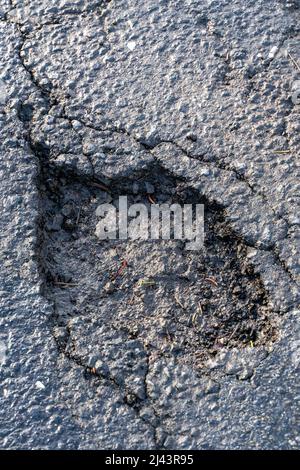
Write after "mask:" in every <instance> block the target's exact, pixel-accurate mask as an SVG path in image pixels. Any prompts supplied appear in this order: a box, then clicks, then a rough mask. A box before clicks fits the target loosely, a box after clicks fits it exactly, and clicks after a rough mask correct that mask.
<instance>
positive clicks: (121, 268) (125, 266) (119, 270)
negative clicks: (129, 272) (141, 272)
mask: <svg viewBox="0 0 300 470" xmlns="http://www.w3.org/2000/svg"><path fill="white" fill-rule="evenodd" d="M127 266H128V263H127V261H126V259H124V260H123V261H122V263H121V266H120V267H119V269H118V271H117V272H116V273H115V274H113V276H112V278H113V279H116V278H117V277H119V276H120V275H121V274H122V272H123V271H124V269H125V268H127Z"/></svg>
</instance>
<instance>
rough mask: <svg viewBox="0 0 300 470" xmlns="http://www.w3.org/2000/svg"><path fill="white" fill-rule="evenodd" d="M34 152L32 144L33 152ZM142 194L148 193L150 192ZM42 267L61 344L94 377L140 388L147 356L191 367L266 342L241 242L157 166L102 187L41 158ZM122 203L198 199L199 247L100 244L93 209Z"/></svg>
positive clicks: (215, 211) (263, 303)
mask: <svg viewBox="0 0 300 470" xmlns="http://www.w3.org/2000/svg"><path fill="white" fill-rule="evenodd" d="M36 150H38V149H36ZM149 188H151V189H150V192H153V194H152V196H151V197H150V198H149ZM40 192H41V207H42V213H43V215H42V219H41V249H40V264H41V266H40V268H41V272H42V274H43V276H44V279H45V285H44V295H45V297H46V298H47V299H48V300H49V301H50V302H51V303H52V304H53V306H54V313H53V318H52V328H53V335H54V337H55V339H56V341H57V344H58V346H59V348H60V350H62V351H64V353H65V354H66V355H68V356H69V357H71V358H73V359H75V360H76V361H77V362H78V363H80V364H82V365H85V366H86V367H90V369H91V370H92V371H94V372H95V373H97V374H98V375H100V376H102V377H110V379H111V380H113V381H114V382H116V383H117V384H119V385H120V384H125V385H126V386H127V387H129V388H130V389H134V390H135V395H136V396H140V397H141V398H142V396H143V394H144V384H143V386H142V387H141V390H140V393H139V392H138V387H139V386H138V385H137V383H136V382H137V377H138V376H139V375H140V376H143V377H144V376H145V373H146V372H145V371H146V368H147V357H149V355H152V354H153V355H154V356H157V357H159V356H164V357H168V356H169V357H173V358H175V360H176V361H178V362H180V363H184V364H187V365H189V366H191V367H193V368H194V369H196V370H199V369H202V368H203V366H205V362H206V361H207V360H208V359H209V358H211V357H212V356H214V355H216V354H217V353H218V352H219V351H221V350H222V349H223V348H243V347H245V346H253V347H255V346H261V345H265V344H267V343H269V342H270V341H273V340H274V339H275V336H276V329H275V323H273V321H272V315H271V312H270V310H269V308H268V298H267V294H266V291H265V290H264V287H263V285H262V282H261V280H260V277H259V276H258V275H257V274H255V273H254V270H253V268H252V266H251V265H250V264H249V262H248V261H247V258H246V253H247V246H246V245H245V244H244V243H243V241H242V240H240V239H239V238H237V237H236V236H235V235H234V234H233V233H232V231H231V229H230V227H229V226H228V225H227V224H226V223H225V221H224V216H223V212H222V209H221V208H220V207H218V206H215V205H212V204H209V203H208V201H206V200H204V199H203V198H202V199H200V197H199V194H198V193H197V192H196V191H194V190H193V189H191V188H189V187H188V186H187V185H186V183H185V182H184V181H180V180H178V179H175V178H174V177H172V176H171V175H169V174H168V173H167V172H166V171H165V170H164V169H162V168H161V167H159V166H156V165H154V166H152V167H151V168H149V169H148V170H147V171H143V172H140V174H136V175H133V176H132V177H130V178H118V179H115V180H113V179H112V180H110V181H109V182H108V187H107V188H106V187H105V186H102V183H99V181H93V180H91V179H89V178H87V177H84V176H80V175H78V174H76V173H75V172H71V171H69V170H67V169H64V168H57V167H55V166H53V165H50V164H49V163H46V161H42V175H41V181H40ZM119 195H128V203H129V204H132V203H135V202H142V203H144V204H146V205H148V206H149V208H150V205H151V203H152V201H153V199H155V202H157V203H159V204H161V203H164V202H168V203H171V202H172V203H173V202H178V203H181V204H183V203H189V204H196V203H204V206H205V246H204V249H202V250H199V251H191V252H189V251H186V250H184V245H183V242H181V241H176V240H168V241H161V240H155V241H150V240H148V241H130V240H126V241H123V240H105V241H100V240H99V239H98V238H97V237H96V235H95V229H96V224H97V222H98V221H99V218H97V217H96V214H95V213H96V209H97V207H98V206H99V204H101V203H105V202H109V203H115V202H116V200H117V199H118V196H119Z"/></svg>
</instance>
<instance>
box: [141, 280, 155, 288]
mask: <svg viewBox="0 0 300 470" xmlns="http://www.w3.org/2000/svg"><path fill="white" fill-rule="evenodd" d="M155 285H156V282H155V281H153V280H151V279H141V280H140V286H141V287H143V286H155Z"/></svg>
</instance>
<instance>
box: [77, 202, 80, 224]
mask: <svg viewBox="0 0 300 470" xmlns="http://www.w3.org/2000/svg"><path fill="white" fill-rule="evenodd" d="M80 214H81V206H80V207H79V209H78V214H77V217H76V225H78V224H79V219H80Z"/></svg>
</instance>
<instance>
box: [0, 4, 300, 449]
mask: <svg viewBox="0 0 300 470" xmlns="http://www.w3.org/2000/svg"><path fill="white" fill-rule="evenodd" d="M299 17H300V3H299V1H298V0H296V1H295V0H294V1H280V0H276V1H275V0H270V1H266V0H248V1H247V2H245V1H242V0H231V1H227V0H223V1H222V0H205V1H201V2H200V1H193V0H189V1H179V0H171V1H163V0H161V1H158V0H155V1H154V0H139V1H131V0H129V1H126V2H125V1H122V0H119V1H110V2H108V1H102V2H101V1H99V0H98V1H97V0H91V1H88V0H75V1H73V2H67V1H66V0H59V1H57V2H52V1H50V0H43V1H41V0H30V1H26V0H25V1H19V0H10V1H6V0H0V65H1V66H0V129H1V139H0V155H1V163H0V172H1V197H0V201H1V204H0V210H1V217H0V229H1V244H0V250H1V267H2V269H1V272H0V312H1V315H0V322H1V323H0V325H1V326H0V396H1V406H0V447H1V448H2V449H40V448H42V449H111V448H113V449H124V448H126V449H144V448H149V449H174V448H178V449H299V447H300V445H299V444H300V436H299V424H300V423H299V421H300V413H299V397H300V389H299V366H300V349H299V348H300V339H299V338H300V337H299V333H300V322H299V315H300V291H299V284H300V278H299V274H300V269H299V260H300V256H299V254H300V244H299V224H300V218H299V198H300V194H299V186H300V184H299V181H300V180H299V147H300V146H299V143H300V135H299V130H300V124H299V123H300V121H299V95H300V86H299V80H300V70H299V67H300V66H299V64H300V52H299V51H300V49H299V45H300V31H299ZM166 178H169V179H171V181H172V184H174V185H175V186H174V187H177V186H176V185H182V187H183V188H184V190H187V191H192V192H193V194H194V195H197V197H199V199H200V198H203V200H205V204H206V206H207V209H208V213H209V214H216V215H215V216H214V215H211V217H212V219H211V220H214V219H213V217H220V218H221V219H222V220H221V222H222V227H223V228H222V230H223V231H224V227H225V228H226V229H228V231H229V233H230V236H229V237H227V242H228V246H229V249H228V252H227V251H226V250H225V249H224V253H223V252H222V250H221V246H222V245H218V249H217V250H216V258H217V259H214V260H212V259H211V258H210V263H211V264H209V268H207V269H208V272H207V273H206V274H208V275H212V274H213V275H214V277H215V278H216V279H217V282H218V286H217V287H216V290H214V289H213V287H214V286H211V291H212V292H213V294H211V293H210V294H207V290H205V289H206V288H204V287H203V278H202V277H203V276H202V277H201V272H200V274H199V273H197V275H196V274H195V270H196V269H198V267H197V266H198V265H196V264H195V260H194V259H193V256H190V258H188V259H183V255H182V252H181V248H180V246H179V247H176V248H174V250H172V248H170V247H172V245H170V244H169V245H168V244H167V246H165V245H164V244H162V243H160V244H157V246H156V247H155V248H153V251H151V249H149V245H146V244H145V245H143V244H139V245H138V244H133V245H124V244H123V245H120V247H117V248H118V249H119V251H118V250H117V251H116V247H115V246H114V245H113V244H111V245H108V246H107V250H105V247H104V248H103V247H101V249H99V250H100V251H99V252H97V250H96V248H95V249H94V247H92V243H95V235H94V232H95V227H94V226H93V223H94V222H95V221H93V220H92V218H91V217H92V210H94V209H93V207H94V206H93V204H94V205H95V203H96V202H97V203H99V202H100V201H102V200H103V201H105V198H107V197H112V198H114V197H115V196H116V195H117V194H118V191H117V189H116V188H122V189H123V188H124V189H126V188H129V187H130V188H134V189H133V196H134V197H136V196H137V197H139V193H140V190H139V189H138V188H139V185H140V186H141V187H142V186H143V184H144V185H145V182H146V183H147V186H146V189H141V193H143V191H144V193H145V195H146V193H149V192H150V193H152V190H153V191H154V193H153V197H158V199H159V198H160V197H162V198H163V197H164V194H165V193H166V192H167V191H166V188H167V185H166V184H165V183H166ZM100 182H101V184H105V185H107V186H108V187H109V188H112V190H111V191H109V192H108V191H105V190H101V188H99V187H98V190H97V186H95V183H96V184H97V183H98V185H99V184H100ZM93 184H94V187H93ZM89 185H91V187H92V188H93V189H91V188H90V187H89ZM126 185H127V186H126ZM149 188H150V189H149ZM152 188H153V189H152ZM102 189H103V188H102ZM171 189H172V188H171ZM171 189H170V195H171V194H172V190H171ZM91 191H94V192H91ZM71 193H72V194H73V196H72V195H70V194H71ZM74 194H75V195H74ZM109 195H110V196H109ZM76 197H77V199H76ZM141 197H142V196H141ZM170 197H171V196H170ZM70 198H71V202H72V204H73V205H74V204H76V203H78V204H79V203H80V204H83V213H82V216H80V217H82V218H79V221H80V222H79V228H78V229H77V228H74V227H72V224H74V222H72V217H73V216H74V214H73V215H72V209H70V207H69V206H68V204H69V203H70ZM86 201H88V202H86ZM196 202H197V201H196ZM72 204H71V205H72ZM70 217H71V218H70ZM76 218H77V216H76ZM80 224H81V225H80ZM211 225H212V226H213V224H211ZM209 230H210V231H209V234H210V233H211V234H212V235H209V237H210V236H211V237H214V236H216V234H217V235H218V233H219V232H218V228H217V227H215V228H214V227H212V228H211V229H209ZM93 237H94V238H93ZM60 243H61V252H60V253H61V255H60V256H59V255H58V253H59V250H58V248H59V245H60ZM170 243H171V242H170ZM220 243H221V242H220ZM222 243H223V242H222ZM174 246H175V245H174ZM81 247H83V252H82V259H80V260H78V256H80V254H79V253H80V250H81ZM91 247H92V248H93V249H94V251H93V250H92V249H91ZM97 249H98V248H97ZM57 250H58V251H57ZM120 250H121V251H120ZM122 250H123V251H122ZM126 250H127V251H126ZM176 250H177V251H176ZM125 252H126V256H127V257H128V258H129V261H130V269H131V271H130V276H129V277H126V276H128V273H126V272H124V273H123V274H122V279H121V280H119V279H118V280H114V282H109V283H107V278H105V275H104V274H105V272H110V270H112V272H113V270H114V269H118V266H119V261H120V259H121V258H120V256H119V255H120V253H121V256H123V254H124V253H125ZM177 252H178V257H176V253H177ZM91 253H94V255H95V257H94V258H93V259H90V257H91ZM97 254H99V255H101V256H100V257H98V258H97ZM117 255H118V256H117ZM151 256H152V257H151ZM64 259H65V260H66V263H64ZM232 260H235V263H234V268H232V276H231V278H230V282H231V283H232V284H230V285H229V284H228V283H227V278H226V266H227V269H231V268H230V266H231V267H232V264H230V262H231V261H232ZM168 261H169V262H170V263H169V264H170V265H171V267H174V266H175V267H176V269H177V270H178V272H179V271H180V273H179V274H180V275H182V274H183V275H184V277H185V278H186V279H185V280H182V281H181V282H182V283H186V282H187V281H188V282H189V284H188V285H187V287H186V288H187V291H182V292H183V293H181V290H180V289H181V286H182V284H180V283H179V284H178V291H176V292H177V295H176V298H177V299H178V298H179V305H178V300H177V305H176V311H175V313H174V311H173V310H172V308H173V307H172V301H171V297H170V295H171V294H170V291H171V290H172V282H171V281H170V279H171V278H170V276H171V275H174V276H175V275H177V274H178V273H177V271H176V272H172V273H171V274H170V269H171V268H170V266H169V265H168ZM151 263H152V265H151ZM226 263H227V264H226ZM217 266H220V270H219V274H218V271H217ZM242 266H244V267H245V270H246V274H245V273H242V274H241V275H239V273H238V270H239V269H240V268H241V269H242ZM250 266H251V268H250ZM210 269H211V271H209V270H210ZM72 270H73V271H72ZM79 270H80V272H78V271H79ZM53 273H56V274H57V273H59V275H60V277H59V278H57V277H55V276H56V274H53ZM76 273H78V277H77V278H76ZM103 273H104V274H103ZM244 274H245V275H247V276H248V278H247V279H248V281H247V282H248V284H247V286H248V287H247V286H246V287H245V289H246V294H247V299H249V301H245V300H244V301H242V300H241V299H238V300H236V304H237V306H239V307H240V311H241V312H242V311H244V316H242V318H243V321H244V322H245V324H247V322H249V325H250V326H251V331H253V329H256V330H257V333H256V336H255V338H253V339H252V337H251V334H252V333H251V334H250V336H249V337H245V335H244V336H243V337H239V336H237V337H235V336H234V331H235V330H234V328H233V330H232V329H231V327H232V325H234V318H232V316H230V315H229V316H228V318H226V322H227V320H228V322H227V323H226V322H225V319H224V318H223V319H224V321H223V323H222V315H225V314H226V311H227V310H226V308H227V307H228V309H229V310H228V311H229V312H231V311H233V310H232V304H233V301H232V298H231V297H230V295H231V289H232V287H233V285H234V286H236V287H238V288H239V289H240V288H241V286H240V285H239V282H240V279H242V277H243V275H244ZM101 276H102V277H101ZM133 276H136V279H135V281H137V280H138V279H140V278H141V277H149V276H150V277H151V276H154V278H155V279H156V280H158V281H157V282H159V279H161V278H162V277H163V276H165V278H166V281H163V282H165V284H163V282H161V284H160V285H159V288H158V289H157V290H155V289H154V290H153V291H150V294H151V293H152V294H151V295H152V297H151V295H150V294H149V291H147V292H143V293H142V294H140V288H139V287H132V286H131V284H130V282H131V280H132V278H133ZM168 276H169V278H168ZM53 277H54V278H53ZM245 279H246V278H245ZM58 281H60V282H66V283H68V282H69V283H71V282H73V283H74V284H78V283H79V285H80V287H79V288H78V287H76V288H75V289H73V290H72V288H71V289H58V288H57V287H55V283H57V282H58ZM170 282H171V287H170V286H169V284H168V283H170ZM245 282H246V281H245ZM97 283H98V284H97ZM122 283H123V284H122ZM198 285H199V291H200V292H202V291H203V293H205V295H206V296H207V295H208V297H209V296H212V295H215V296H216V299H217V300H218V299H219V300H218V301H219V302H220V303H219V304H218V308H219V310H218V312H220V313H218V312H217V313H216V314H215V315H216V319H214V321H215V320H216V321H217V322H218V321H219V322H220V325H221V326H222V328H224V331H225V332H226V331H228V336H227V339H226V341H225V343H222V341H220V337H219V336H216V337H214V336H213V334H212V336H209V335H210V334H211V333H210V331H208V332H206V333H205V335H206V336H205V337H204V339H203V337H202V336H201V335H202V333H201V324H200V326H199V332H198V333H197V334H198V338H202V339H201V342H200V343H199V345H198V343H193V345H192V346H193V347H191V346H190V343H189V341H190V342H195V341H197V336H196V339H195V332H194V330H193V331H192V333H191V336H189V333H186V331H187V329H184V330H182V331H183V338H184V339H186V344H188V345H189V346H187V345H186V344H185V343H184V344H180V345H179V346H178V344H177V343H176V341H175V343H176V344H175V347H174V348H173V347H169V346H168V345H166V344H165V343H167V341H170V342H171V343H172V339H170V338H169V337H168V335H166V338H167V341H165V340H163V339H162V337H163V329H164V328H165V327H166V325H167V326H170V327H171V326H172V321H171V320H170V317H169V316H168V315H171V314H172V315H173V314H175V315H177V317H176V318H183V320H184V315H185V309H184V308H182V306H181V305H180V304H182V303H184V304H185V303H186V305H188V304H189V303H190V305H189V306H190V308H191V313H192V312H193V308H194V304H195V305H196V303H197V295H198V293H197V289H196V288H195V286H196V287H197V286H198ZM93 289H94V291H93ZM116 289H117V293H116ZM118 289H119V290H118ZM126 289H131V290H130V292H131V291H132V292H133V294H134V295H137V296H138V297H139V298H140V300H141V301H142V302H143V301H144V303H145V306H146V307H147V308H148V307H149V304H151V302H152V304H153V312H151V311H150V310H149V308H148V310H147V309H146V310H145V308H146V307H145V308H140V307H138V306H137V307H136V306H135V305H134V304H132V302H131V300H132V297H131V296H130V298H129V301H128V299H127V298H126V295H127V294H126V292H127V291H126ZM160 289H161V290H160ZM163 289H166V290H163ZM174 289H175V287H174ZM176 289H177V287H176ZM176 289H175V290H176ZM189 289H191V290H189ZM123 290H124V292H125V294H124V295H125V297H124V298H125V299H127V300H126V302H125V301H124V303H122V302H123V301H122V299H123V297H122V298H121V297H118V296H119V293H118V292H123ZM102 291H103V292H104V294H103V296H101V295H100V297H99V298H98V297H97V296H98V295H99V292H100V293H101V292H102ZM165 292H167V294H166V295H165ZM185 292H186V294H185ZM250 292H251V293H250ZM120 295H121V294H120ZM148 295H150V298H147V296H148ZM201 295H202V294H201ZM203 295H204V294H203ZM252 296H253V297H252ZM255 296H256V297H255ZM145 298H146V300H145ZM210 298H211V297H210ZM255 298H256V299H257V305H256V308H257V309H258V310H256V315H257V318H256V317H255V315H253V308H254V307H253V305H252V304H253V302H255V300H254V299H255ZM153 299H154V301H153ZM182 299H183V300H182ZM201 299H202V298H201ZM175 300H176V299H175ZM217 300H216V301H217ZM201 301H202V300H201ZM160 302H161V305H160ZM120 303H121V307H120ZM175 304H176V302H174V305H175ZM208 304H209V302H208ZM158 307H161V313H160V312H159V308H158ZM184 307H185V305H184ZM221 307H222V308H223V307H224V309H223V310H222V308H221ZM174 308H175V307H174ZM118 309H119V310H118ZM243 309H244V310H243ZM251 309H252V310H251ZM114 312H116V313H115V314H114ZM209 312H210V310H209V309H208V310H207V312H206V311H205V310H204V316H205V315H208V313H209ZM251 312H252V313H251ZM112 313H113V314H112ZM143 315H144V316H145V315H146V316H147V315H148V317H149V318H146V320H145V318H144V316H143ZM151 315H153V318H151ZM218 315H219V317H218ZM251 315H252V317H251ZM217 317H218V318H217ZM172 318H173V317H172ZM160 320H161V322H160ZM184 321H185V320H184ZM186 321H188V320H186ZM140 325H142V328H143V331H142V332H140V331H139V326H140ZM156 325H157V330H156ZM270 325H271V326H270ZM210 328H213V325H210ZM226 328H228V330H226ZM178 331H181V330H178ZM189 331H190V330H189ZM270 331H271V332H272V334H271V333H270ZM142 333H143V334H142ZM171 333H172V332H171ZM173 333H174V338H175V340H176V334H177V330H176V331H174V332H173ZM159 335H162V337H161V336H159ZM203 335H204V333H203ZM207 335H208V336H207ZM156 337H157V338H159V339H158V340H157V341H156ZM211 337H213V338H215V339H216V344H215V346H213V345H212V341H211V340H210V339H209V338H211ZM221 340H222V338H221ZM198 346H199V349H200V348H201V351H200V352H204V353H205V354H207V357H206V356H205V354H204V355H201V358H200V361H199V364H196V361H195V357H196V352H197V351H196V349H197V347H198Z"/></svg>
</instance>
